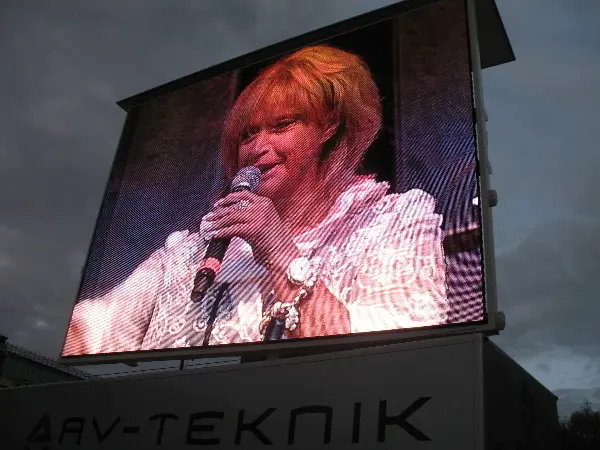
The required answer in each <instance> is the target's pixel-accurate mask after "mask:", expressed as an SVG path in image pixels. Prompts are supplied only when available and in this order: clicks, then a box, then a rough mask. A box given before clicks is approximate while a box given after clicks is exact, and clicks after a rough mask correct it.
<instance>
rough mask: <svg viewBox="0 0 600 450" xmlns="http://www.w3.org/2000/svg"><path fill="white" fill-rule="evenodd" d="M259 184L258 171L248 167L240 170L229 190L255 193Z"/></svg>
mask: <svg viewBox="0 0 600 450" xmlns="http://www.w3.org/2000/svg"><path fill="white" fill-rule="evenodd" d="M259 184H260V169H259V168H258V167H254V166H248V167H244V168H242V169H240V171H239V172H238V173H237V174H236V175H235V177H234V178H233V181H232V182H231V190H232V191H236V190H239V189H248V190H249V191H251V192H252V191H255V190H256V189H257V188H258V185H259Z"/></svg>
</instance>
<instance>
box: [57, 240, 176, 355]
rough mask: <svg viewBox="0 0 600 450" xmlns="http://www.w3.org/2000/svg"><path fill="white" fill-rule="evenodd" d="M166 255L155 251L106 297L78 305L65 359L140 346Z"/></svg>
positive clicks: (66, 347)
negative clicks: (70, 356)
mask: <svg viewBox="0 0 600 450" xmlns="http://www.w3.org/2000/svg"><path fill="white" fill-rule="evenodd" d="M163 253H164V251H163V249H159V250H157V251H155V252H154V253H153V254H152V255H151V256H150V257H149V258H148V259H147V260H146V261H144V262H143V263H142V264H140V265H139V266H138V267H137V268H136V269H135V270H134V272H133V273H132V274H131V275H130V276H129V277H128V278H127V279H126V280H125V281H124V282H123V283H121V284H120V285H118V286H117V287H116V288H114V289H113V290H112V291H110V292H108V293H107V294H106V295H104V296H101V297H97V298H90V299H84V300H81V301H80V302H79V303H77V305H75V308H74V310H73V316H72V319H71V323H70V325H69V330H68V333H67V340H66V343H65V349H64V354H65V356H66V355H81V354H90V353H91V354H94V353H109V352H122V351H131V350H135V349H136V348H137V347H138V346H139V345H140V344H141V342H142V339H143V337H144V333H145V332H146V329H147V328H148V324H149V323H150V319H151V317H152V310H153V308H154V303H155V301H156V296H157V291H158V288H159V285H160V283H161V282H162V278H163V277H162V273H163V264H162V259H163Z"/></svg>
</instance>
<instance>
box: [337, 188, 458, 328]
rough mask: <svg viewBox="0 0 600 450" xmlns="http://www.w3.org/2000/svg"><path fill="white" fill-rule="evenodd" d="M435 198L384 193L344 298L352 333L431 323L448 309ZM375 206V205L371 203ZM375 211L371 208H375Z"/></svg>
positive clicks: (417, 192) (414, 192) (415, 192)
mask: <svg viewBox="0 0 600 450" xmlns="http://www.w3.org/2000/svg"><path fill="white" fill-rule="evenodd" d="M434 207H435V200H434V198H433V197H431V196H430V195H429V194H427V193H425V192H423V191H420V190H416V189H415V190H411V191H409V192H407V193H405V194H401V195H398V194H394V195H391V196H387V197H386V198H385V205H384V207H381V205H379V209H381V210H382V212H381V213H377V214H378V215H377V219H376V221H375V223H374V225H372V226H371V227H370V230H369V234H370V239H369V241H370V245H369V246H368V247H367V249H368V250H367V251H366V254H365V257H364V259H362V262H361V264H360V265H359V268H358V270H357V272H356V277H355V279H354V281H353V283H352V284H353V286H352V288H351V289H350V292H349V298H348V301H347V306H348V310H349V312H350V322H351V329H352V331H353V332H366V331H379V330H391V329H399V328H413V327H421V326H427V325H437V324H442V323H444V322H445V320H446V317H447V311H448V301H447V298H446V286H445V267H444V255H443V249H442V233H441V229H440V225H441V221H442V217H441V216H440V215H439V214H435V213H434ZM376 210H377V208H376ZM376 212H377V211H376Z"/></svg>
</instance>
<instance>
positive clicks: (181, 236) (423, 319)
mask: <svg viewBox="0 0 600 450" xmlns="http://www.w3.org/2000/svg"><path fill="white" fill-rule="evenodd" d="M380 127H381V106H380V99H379V92H378V89H377V87H376V85H375V83H374V81H373V79H372V76H371V74H370V72H369V70H368V68H367V67H366V65H365V64H364V62H363V61H362V60H361V59H360V58H359V57H358V56H356V55H353V54H350V53H348V52H345V51H342V50H339V49H336V48H333V47H329V46H314V47H308V48H304V49H302V50H299V51H297V52H296V53H294V54H292V55H290V56H288V57H285V58H283V59H282V60H280V61H278V62H277V63H275V64H274V65H272V66H271V67H269V68H268V69H266V70H265V71H264V72H262V73H261V74H260V75H259V76H258V77H257V78H256V79H255V80H254V81H253V82H252V83H251V84H250V85H249V86H248V87H247V88H246V89H245V90H244V91H243V92H242V93H241V95H240V96H239V98H238V99H237V100H236V102H235V104H234V106H233V108H232V109H231V111H230V113H229V115H228V119H227V121H226V124H225V127H224V130H223V137H222V146H221V152H222V157H223V164H224V167H225V169H226V173H227V175H228V176H229V179H231V178H233V176H234V175H235V174H236V173H237V171H238V170H239V169H241V168H242V167H246V166H255V167H258V168H259V169H260V171H261V177H260V184H259V187H258V189H257V190H256V191H254V192H249V191H246V192H236V193H232V194H229V195H228V196H226V197H224V198H223V199H221V200H220V201H218V202H217V203H216V204H215V206H214V209H213V210H212V211H211V212H210V213H209V214H207V215H205V216H204V217H203V219H202V222H201V225H200V230H199V231H198V232H195V231H194V232H188V231H182V232H176V233H173V234H172V235H171V236H169V238H168V239H167V241H166V243H165V246H164V247H163V248H160V249H159V250H157V251H155V252H154V253H153V254H152V255H151V256H150V258H149V259H148V260H146V261H145V262H144V263H142V264H141V265H140V266H139V267H138V268H137V269H136V270H135V271H134V272H133V274H132V275H131V276H129V278H127V279H126V280H125V281H124V282H123V283H122V284H121V285H119V286H118V287H116V288H115V289H114V290H112V291H111V292H109V293H108V294H107V295H105V296H102V297H100V298H94V299H84V300H82V301H80V302H79V303H78V304H77V305H76V307H75V310H74V313H73V317H72V320H71V324H70V326H69V331H68V335H67V341H66V344H65V349H64V355H76V354H90V353H112V352H123V351H135V350H150V349H160V348H174V347H186V346H202V345H219V344H229V343H241V342H260V341H263V340H269V339H286V338H300V337H316V336H331V335H339V334H346V333H355V332H369V331H381V330H396V329H406V328H414V327H423V326H431V325H441V324H444V323H446V320H447V313H448V309H449V306H448V301H447V298H446V287H445V267H444V255H443V250H442V244H441V236H442V234H441V229H440V225H441V222H442V217H441V216H440V215H438V214H436V213H434V207H435V200H434V198H433V197H431V196H430V195H429V194H427V193H425V192H423V191H421V190H417V189H413V190H410V191H408V192H406V193H403V194H388V191H389V185H388V184H387V183H380V182H377V181H375V179H374V177H372V176H358V175H356V172H357V169H358V167H359V165H360V163H361V160H362V157H363V155H364V154H365V152H366V150H367V149H368V148H369V146H370V145H371V144H372V142H373V141H374V139H375V137H376V136H377V134H378V132H379V130H380ZM211 237H215V238H232V240H231V244H230V245H229V248H228V250H227V253H226V255H225V258H224V260H223V264H222V267H221V269H220V271H219V273H218V276H217V278H216V279H215V283H214V284H213V285H212V287H211V288H210V289H209V291H208V292H207V294H206V295H205V297H204V298H203V299H202V300H201V301H199V302H196V303H195V302H192V301H191V300H190V292H191V290H192V287H193V280H194V276H195V273H196V271H197V269H198V264H199V262H200V260H201V259H202V257H203V255H204V252H205V250H206V247H207V243H208V241H209V239H210V238H211Z"/></svg>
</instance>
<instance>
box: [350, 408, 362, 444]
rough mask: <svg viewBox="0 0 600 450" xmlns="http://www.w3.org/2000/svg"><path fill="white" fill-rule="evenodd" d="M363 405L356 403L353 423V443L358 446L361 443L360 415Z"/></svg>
mask: <svg viewBox="0 0 600 450" xmlns="http://www.w3.org/2000/svg"><path fill="white" fill-rule="evenodd" d="M361 409H362V404H361V403H360V402H356V403H354V420H353V421H352V443H353V444H358V443H359V442H360V413H361Z"/></svg>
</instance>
